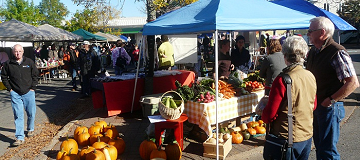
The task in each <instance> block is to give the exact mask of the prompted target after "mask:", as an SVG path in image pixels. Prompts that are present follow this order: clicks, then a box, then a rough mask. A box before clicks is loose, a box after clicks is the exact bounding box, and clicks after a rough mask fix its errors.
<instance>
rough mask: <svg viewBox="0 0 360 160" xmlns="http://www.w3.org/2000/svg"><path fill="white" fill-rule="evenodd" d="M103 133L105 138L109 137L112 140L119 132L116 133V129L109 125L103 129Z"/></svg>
mask: <svg viewBox="0 0 360 160" xmlns="http://www.w3.org/2000/svg"><path fill="white" fill-rule="evenodd" d="M104 133H106V136H108V137H110V139H113V138H115V137H116V136H118V135H119V132H118V131H117V129H116V127H115V126H114V125H111V124H109V125H108V126H107V127H105V129H104Z"/></svg>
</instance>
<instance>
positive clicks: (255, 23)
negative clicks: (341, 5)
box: [143, 0, 314, 35]
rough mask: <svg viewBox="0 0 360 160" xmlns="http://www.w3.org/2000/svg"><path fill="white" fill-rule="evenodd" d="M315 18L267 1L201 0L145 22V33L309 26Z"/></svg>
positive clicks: (302, 27)
mask: <svg viewBox="0 0 360 160" xmlns="http://www.w3.org/2000/svg"><path fill="white" fill-rule="evenodd" d="M239 6H241V9H240V8H239ZM269 9H271V12H269ZM313 17H314V16H313V15H309V14H305V13H302V12H299V11H295V10H292V9H289V8H286V7H283V6H280V5H276V4H274V3H270V2H268V1H266V0H199V1H197V2H194V3H192V4H190V5H187V6H185V7H182V8H179V9H177V10H175V11H172V12H170V13H167V14H165V15H163V16H160V17H159V18H158V19H156V20H155V21H152V22H149V23H147V24H145V25H144V28H143V35H160V34H181V33H201V32H206V33H209V31H212V32H214V31H215V30H219V31H240V30H246V31H257V30H272V29H305V28H308V27H309V20H310V19H311V18H313Z"/></svg>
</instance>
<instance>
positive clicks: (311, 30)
mask: <svg viewBox="0 0 360 160" xmlns="http://www.w3.org/2000/svg"><path fill="white" fill-rule="evenodd" d="M319 30H322V28H320V29H309V30H308V33H309V34H310V33H312V32H315V31H319Z"/></svg>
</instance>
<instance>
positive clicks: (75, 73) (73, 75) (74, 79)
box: [70, 66, 80, 89]
mask: <svg viewBox="0 0 360 160" xmlns="http://www.w3.org/2000/svg"><path fill="white" fill-rule="evenodd" d="M70 71H71V84H72V86H73V88H74V89H76V88H77V85H76V75H78V73H77V70H76V69H75V68H74V67H73V66H70ZM79 77H80V76H79ZM79 79H80V78H79Z"/></svg>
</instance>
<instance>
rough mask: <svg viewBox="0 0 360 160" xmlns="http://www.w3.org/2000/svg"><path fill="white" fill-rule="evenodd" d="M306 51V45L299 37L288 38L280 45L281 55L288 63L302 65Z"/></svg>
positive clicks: (307, 49) (307, 48)
mask: <svg viewBox="0 0 360 160" xmlns="http://www.w3.org/2000/svg"><path fill="white" fill-rule="evenodd" d="M308 51H309V47H308V45H307V43H306V42H305V40H304V38H303V37H300V36H291V37H288V38H286V39H285V41H284V43H283V45H282V53H283V54H284V57H285V59H286V61H288V62H290V63H304V58H305V56H306V54H307V53H308Z"/></svg>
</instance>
